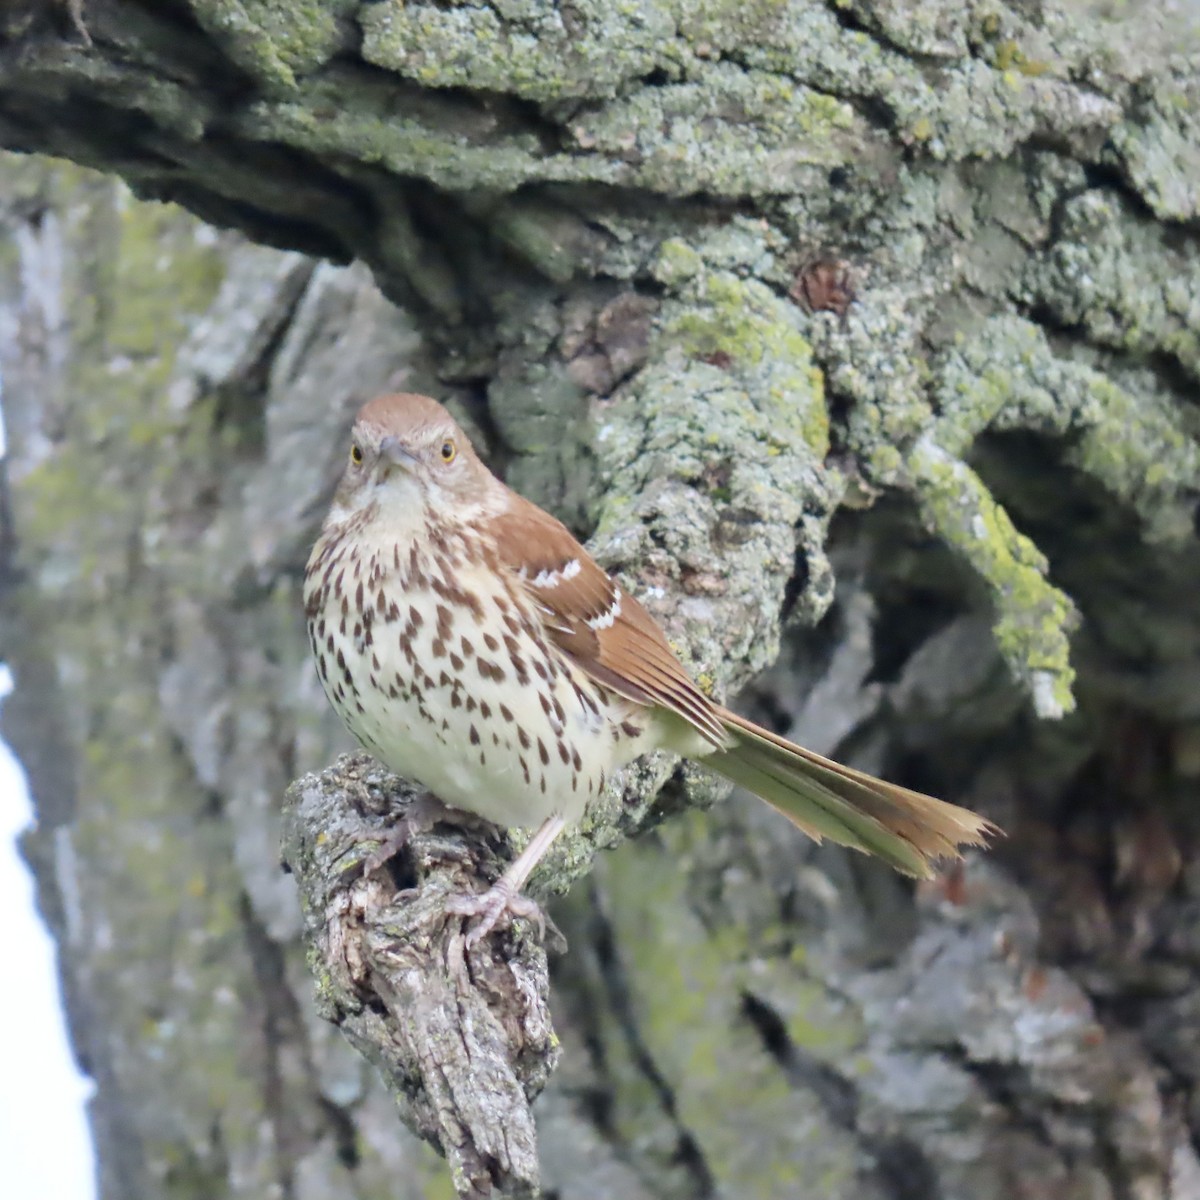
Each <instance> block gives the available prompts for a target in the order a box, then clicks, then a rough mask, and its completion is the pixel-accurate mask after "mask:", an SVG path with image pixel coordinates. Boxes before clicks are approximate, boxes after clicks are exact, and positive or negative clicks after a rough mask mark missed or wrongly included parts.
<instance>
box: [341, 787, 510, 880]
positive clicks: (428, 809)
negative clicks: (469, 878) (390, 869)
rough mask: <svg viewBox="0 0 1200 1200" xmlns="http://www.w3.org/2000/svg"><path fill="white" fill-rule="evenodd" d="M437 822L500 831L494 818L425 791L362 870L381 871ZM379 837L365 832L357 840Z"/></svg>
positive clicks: (414, 801) (474, 829)
mask: <svg viewBox="0 0 1200 1200" xmlns="http://www.w3.org/2000/svg"><path fill="white" fill-rule="evenodd" d="M435 825H457V826H458V827H459V828H460V829H467V830H471V831H473V832H481V833H495V832H497V831H496V827H495V826H494V825H492V824H491V822H490V821H485V820H484V819H483V818H482V817H477V816H475V814H474V813H469V812H464V811H463V810H462V809H461V808H451V806H450V805H449V804H446V803H445V802H444V801H442V800H439V799H438V798H437V797H436V796H435V795H434V794H433V793H432V792H422V793H421V795H419V796H418V797H417V798H416V799H415V800H413V801H412V803H411V804H409V806H408V807H407V808H406V809H405V810H404V815H403V816H402V817H401V818H400V820H399V821H397V822H396V824H395V825H393V826H392V827H391V828H390V829H389V830H388V831H387V832H386V833H385V834H384V835H383V837H382V839H381V840H380V842H379V845H378V846H377V847H376V848H375V849H374V850H372V851H371V853H370V854H368V855H367V857H366V858H364V859H363V864H362V873H363V874H364V875H370V874H372V873H373V872H375V871H378V870H379V868H380V867H382V866H383V865H384V864H385V863H387V862H390V861H391V860H392V859H393V858H395V857H396V855H397V854H399V853H400V851H401V850H403V849H404V847H405V846H407V845H408V843H409V842H411V841H412V839H413V838H414V837H417V836H418V835H420V834H423V833H429V832H430V831H431V830H432V829H433V827H434V826H435ZM377 836H378V835H377V834H375V833H369V832H366V831H364V832H362V833H360V834H358V835H357V837H356V839H355V840H356V841H372V842H373V841H375V840H376V838H377Z"/></svg>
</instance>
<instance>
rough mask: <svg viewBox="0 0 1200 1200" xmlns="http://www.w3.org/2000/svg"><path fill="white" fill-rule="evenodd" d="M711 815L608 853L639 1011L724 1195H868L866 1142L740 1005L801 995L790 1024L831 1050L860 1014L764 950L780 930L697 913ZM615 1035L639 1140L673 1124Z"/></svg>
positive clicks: (632, 1134)
mask: <svg viewBox="0 0 1200 1200" xmlns="http://www.w3.org/2000/svg"><path fill="white" fill-rule="evenodd" d="M707 824H708V822H707V820H706V818H705V816H704V815H703V814H699V813H695V812H693V813H690V814H687V815H685V816H683V817H681V818H680V819H677V820H674V821H672V822H670V823H669V824H668V825H666V826H663V827H662V830H661V834H660V838H659V839H658V840H657V841H655V840H650V839H641V840H639V841H636V842H632V843H629V844H627V845H626V846H625V847H624V848H623V849H622V851H621V853H620V854H619V855H616V856H613V857H612V858H611V859H606V860H605V861H604V863H603V867H602V869H601V877H602V879H603V884H604V887H605V894H606V896H607V897H608V898H609V903H610V918H611V920H612V923H613V926H614V929H615V932H616V937H617V944H619V945H621V946H623V947H625V948H626V953H627V954H628V955H629V956H630V957H629V960H628V962H627V963H626V968H627V970H628V971H629V978H630V979H631V980H633V981H635V985H634V986H635V991H634V994H633V997H632V1004H633V1013H632V1016H633V1019H634V1021H635V1023H636V1027H637V1028H638V1030H639V1033H640V1034H641V1036H642V1037H643V1038H644V1040H645V1044H646V1047H647V1049H648V1051H649V1053H650V1055H651V1057H652V1059H653V1061H654V1062H655V1064H656V1066H657V1067H658V1069H659V1070H660V1071H661V1072H662V1074H663V1076H664V1079H665V1082H666V1085H667V1086H668V1087H669V1088H670V1089H671V1092H672V1095H673V1098H674V1103H675V1107H676V1111H677V1113H678V1118H679V1121H680V1123H681V1124H682V1125H683V1127H684V1128H686V1129H687V1130H688V1131H689V1132H690V1133H691V1134H692V1135H693V1136H694V1137H695V1138H696V1139H697V1141H698V1143H699V1145H701V1146H703V1148H704V1155H705V1161H706V1162H707V1164H708V1166H709V1167H710V1169H711V1170H712V1171H713V1174H714V1176H715V1177H716V1178H715V1182H716V1184H717V1187H718V1190H720V1191H721V1192H722V1194H724V1193H725V1192H728V1193H729V1194H730V1195H734V1194H736V1195H738V1196H742V1197H746V1198H747V1200H751V1198H755V1197H761V1198H763V1200H768V1198H774V1197H777V1196H780V1195H801V1196H802V1195H821V1196H825V1197H830V1198H834V1197H838V1198H841V1197H845V1198H847V1200H848V1198H849V1197H851V1196H853V1195H856V1194H857V1191H856V1187H857V1182H856V1163H855V1151H854V1147H853V1143H852V1140H851V1139H850V1138H848V1137H845V1136H844V1135H842V1134H840V1133H839V1132H838V1131H837V1130H836V1129H834V1128H832V1127H831V1126H830V1124H829V1122H828V1121H827V1119H826V1117H825V1115H824V1113H823V1111H822V1109H821V1107H820V1103H819V1101H817V1100H816V1098H815V1097H814V1096H813V1095H812V1094H811V1093H806V1092H804V1091H797V1090H796V1089H794V1088H793V1087H792V1086H791V1084H790V1083H789V1081H788V1080H787V1077H786V1075H785V1074H784V1073H783V1072H782V1071H780V1070H779V1068H778V1066H777V1064H776V1063H775V1061H774V1060H773V1059H772V1058H771V1057H770V1056H769V1055H768V1054H767V1053H766V1051H765V1049H764V1047H763V1045H762V1042H761V1040H760V1039H759V1037H758V1035H757V1034H756V1033H755V1032H754V1030H753V1027H752V1026H751V1024H750V1023H749V1022H748V1021H746V1020H745V1019H744V1017H743V1016H742V1014H741V1012H740V1008H739V1006H740V1003H741V996H742V994H743V992H751V993H755V994H760V993H761V991H762V990H763V989H767V990H769V991H772V992H774V993H776V994H780V993H790V995H791V1003H792V1005H793V1008H792V1010H791V1011H790V1012H789V1014H788V1025H789V1027H790V1028H792V1029H794V1030H795V1031H796V1032H798V1033H799V1034H800V1035H801V1037H802V1038H803V1041H804V1043H805V1044H806V1045H808V1046H810V1047H814V1048H818V1047H819V1048H821V1049H820V1050H819V1051H818V1052H820V1053H830V1054H836V1053H839V1052H840V1051H841V1049H842V1048H844V1047H847V1046H849V1045H852V1044H853V1043H854V1041H855V1040H856V1038H857V1036H858V1035H857V1030H856V1028H855V1025H854V1021H853V1019H852V1018H847V1017H845V1016H842V1015H839V1009H838V1006H836V1005H835V1004H833V1003H831V999H830V997H829V996H828V995H827V994H825V993H824V992H823V990H822V989H820V988H819V987H818V986H817V985H815V984H813V983H812V981H810V980H807V979H805V978H803V976H801V975H799V974H797V972H796V970H795V968H794V967H792V966H791V964H790V963H788V961H787V960H786V959H778V958H772V957H765V956H763V955H762V954H761V953H760V950H759V947H760V946H761V943H762V938H763V935H764V934H765V935H767V936H768V937H769V936H770V934H771V931H770V930H769V929H750V928H741V927H738V926H736V925H734V924H731V923H726V924H724V925H719V926H713V927H709V926H706V925H704V924H702V923H701V922H700V921H699V920H698V919H697V917H696V915H695V912H694V910H693V909H692V907H691V906H690V904H689V899H688V879H689V875H690V873H691V872H692V871H693V870H694V869H695V865H696V864H695V860H694V856H693V849H692V848H693V847H694V846H695V845H696V844H697V843H698V842H702V841H703V840H704V839H705V838H707V837H709V836H711V831H710V830H708V829H707V828H706V825H707ZM614 1032H615V1031H614ZM605 1044H606V1045H607V1046H608V1047H609V1048H610V1050H611V1052H612V1055H613V1058H612V1060H611V1061H610V1063H609V1068H610V1070H611V1071H612V1072H613V1075H614V1082H615V1084H616V1087H617V1093H618V1103H617V1104H616V1105H615V1106H614V1114H615V1118H616V1120H617V1121H618V1122H619V1125H620V1130H621V1132H622V1134H623V1135H624V1136H625V1137H627V1138H630V1139H632V1140H635V1141H636V1140H639V1138H638V1135H639V1131H642V1130H646V1129H651V1128H655V1127H659V1125H658V1122H657V1121H656V1120H652V1119H651V1118H652V1116H653V1114H654V1113H655V1111H656V1109H657V1107H658V1105H659V1103H660V1096H659V1093H658V1089H657V1088H656V1086H655V1085H654V1083H653V1081H652V1080H650V1079H648V1078H647V1077H646V1075H645V1073H644V1071H643V1070H642V1069H641V1064H640V1063H639V1062H638V1061H637V1060H636V1059H635V1058H633V1057H632V1056H630V1055H629V1054H628V1050H627V1048H625V1047H624V1043H623V1039H621V1038H620V1037H612V1038H610V1039H608V1040H607V1041H606V1043H605ZM672 1151H673V1146H672V1145H671V1144H669V1143H665V1144H663V1145H662V1146H661V1147H659V1148H658V1152H657V1153H658V1155H659V1156H661V1158H662V1159H665V1158H666V1156H667V1155H669V1154H670V1153H671V1152H672ZM654 1156H655V1155H654V1153H653V1150H652V1154H651V1157H654ZM663 1165H664V1166H665V1165H666V1164H665V1163H664V1164H663Z"/></svg>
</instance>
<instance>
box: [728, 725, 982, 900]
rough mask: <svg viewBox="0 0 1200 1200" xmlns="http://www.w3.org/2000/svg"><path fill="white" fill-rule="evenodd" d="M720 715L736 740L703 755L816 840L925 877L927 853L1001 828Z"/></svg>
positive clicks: (951, 850) (946, 852)
mask: <svg viewBox="0 0 1200 1200" xmlns="http://www.w3.org/2000/svg"><path fill="white" fill-rule="evenodd" d="M719 715H720V718H721V721H722V722H723V724H724V725H725V728H726V730H727V731H728V732H729V733H730V734H731V735H732V738H733V740H734V744H733V745H732V746H731V747H730V748H729V749H727V750H720V751H717V752H716V753H714V754H710V755H707V756H706V757H705V758H704V764H705V766H709V767H712V768H713V769H714V770H715V771H718V772H719V773H720V774H722V775H724V776H725V777H726V778H727V779H730V780H732V781H733V782H734V783H736V784H738V785H740V786H741V787H745V788H747V789H749V790H750V791H752V792H754V793H755V794H757V795H758V796H760V797H761V798H762V799H763V800H765V801H766V802H767V803H768V804H770V805H771V807H772V808H775V809H778V810H779V811H780V812H781V813H783V815H784V816H785V817H787V818H788V819H789V820H790V821H792V822H793V823H794V824H795V825H796V826H798V827H799V828H800V829H801V830H803V831H804V832H805V833H807V834H808V835H809V837H812V838H814V839H815V840H816V841H818V842H819V841H821V839H822V838H826V837H827V838H829V839H830V840H831V841H834V842H838V843H839V844H840V845H843V846H850V847H853V848H854V849H855V850H861V851H863V852H864V853H866V854H874V855H877V856H878V857H879V858H882V859H883V860H884V861H885V862H887V863H890V864H891V865H892V866H893V867H895V868H896V869H897V870H899V871H903V872H904V873H905V874H906V875H915V876H917V877H918V878H928V877H929V876H931V875H932V874H933V868H932V863H931V860H932V859H936V858H945V857H950V858H958V857H960V852H959V847H960V846H962V845H967V846H980V845H983V844H984V843H985V842H986V840H987V838H988V837H989V836H992V835H994V834H997V833H999V830H998V829H997V828H996V826H995V825H993V824H992V823H991V822H990V821H987V820H985V819H984V818H983V817H980V816H978V815H977V814H976V813H973V812H970V811H969V810H968V809H965V808H958V807H957V806H955V805H953V804H947V803H946V802H945V801H943V800H935V799H934V798H933V797H932V796H925V795H922V794H921V793H920V792H913V791H910V790H909V789H908V788H902V787H899V786H897V785H896V784H893V783H887V782H885V781H884V780H882V779H876V778H875V776H873V775H868V774H867V773H866V772H865V771H856V770H854V768H853V767H846V766H843V765H842V764H841V763H838V762H834V761H833V759H830V758H824V757H823V756H822V755H820V754H817V753H815V752H814V751H812V750H806V749H804V747H803V746H797V745H795V744H794V743H792V742H789V741H787V739H786V738H781V737H779V736H778V735H777V734H774V733H771V732H770V731H769V730H766V729H763V728H761V726H758V725H755V724H754V722H752V721H748V720H746V718H745V717H740V716H738V715H737V713H733V712H730V711H729V710H728V709H721V710H720V713H719Z"/></svg>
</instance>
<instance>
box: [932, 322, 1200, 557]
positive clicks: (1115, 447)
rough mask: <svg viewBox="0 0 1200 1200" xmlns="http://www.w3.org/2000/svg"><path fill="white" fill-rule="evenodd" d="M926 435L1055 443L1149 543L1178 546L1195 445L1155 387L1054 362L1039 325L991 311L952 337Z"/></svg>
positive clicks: (1186, 526) (944, 440)
mask: <svg viewBox="0 0 1200 1200" xmlns="http://www.w3.org/2000/svg"><path fill="white" fill-rule="evenodd" d="M936 397H937V401H938V412H939V416H938V419H937V421H936V423H935V425H934V434H933V436H934V439H935V440H936V442H937V443H938V445H940V446H941V447H943V448H944V449H945V450H946V451H947V452H948V453H950V454H951V455H955V456H965V455H966V454H967V453H968V452H969V450H970V447H971V445H972V443H973V442H974V441H975V440H976V439H977V438H978V437H979V436H980V435H981V434H982V433H984V432H985V431H988V430H991V431H1007V430H1017V429H1024V430H1033V431H1037V432H1040V433H1043V434H1045V435H1046V436H1047V437H1050V438H1053V439H1055V440H1057V441H1059V442H1060V443H1061V445H1062V453H1063V457H1064V459H1065V461H1067V462H1068V463H1070V464H1071V465H1073V466H1076V467H1078V468H1079V469H1080V470H1082V471H1083V472H1085V473H1086V474H1087V475H1088V476H1090V477H1091V478H1093V479H1095V480H1096V481H1097V482H1098V483H1100V484H1101V485H1102V486H1103V487H1104V488H1105V489H1106V490H1107V491H1108V492H1109V493H1110V494H1111V495H1112V496H1113V498H1114V499H1115V500H1118V501H1120V502H1121V503H1122V504H1123V505H1125V506H1128V507H1129V508H1130V509H1132V510H1133V511H1134V512H1135V513H1136V514H1137V515H1138V516H1139V518H1140V519H1141V520H1142V522H1143V526H1144V529H1145V536H1146V538H1147V540H1148V541H1151V542H1163V543H1173V544H1177V545H1186V544H1187V543H1188V542H1189V540H1190V539H1191V537H1192V510H1193V506H1194V501H1193V498H1192V492H1193V489H1194V487H1195V481H1196V479H1197V478H1200V447H1198V446H1197V443H1196V441H1195V439H1194V438H1191V437H1189V436H1188V434H1187V433H1186V432H1185V430H1184V429H1183V428H1181V426H1180V420H1179V414H1178V411H1177V410H1176V409H1175V408H1174V407H1173V406H1172V405H1171V404H1170V402H1169V401H1168V400H1167V399H1166V398H1165V397H1164V396H1163V395H1162V394H1161V392H1159V391H1157V390H1156V389H1152V388H1149V387H1142V388H1140V389H1139V390H1138V391H1136V392H1135V391H1133V390H1131V389H1130V388H1125V387H1121V386H1119V385H1118V384H1117V383H1115V382H1114V381H1113V380H1112V378H1110V377H1109V376H1108V375H1105V374H1102V373H1101V372H1100V371H1098V370H1096V369H1095V368H1094V367H1092V366H1090V365H1087V364H1086V363H1083V362H1077V361H1075V360H1073V359H1070V358H1061V357H1059V356H1058V355H1057V354H1055V352H1054V351H1053V350H1052V349H1051V347H1050V344H1049V342H1048V341H1047V339H1046V335H1045V333H1044V332H1043V330H1042V329H1041V328H1040V327H1039V326H1037V325H1034V324H1032V323H1031V322H1029V321H1025V320H1023V319H1021V318H1019V317H1010V316H1006V317H995V318H992V319H991V320H989V321H987V322H984V323H983V324H982V325H981V326H979V328H978V329H976V330H975V331H974V333H973V334H972V335H971V336H969V337H967V336H964V337H962V338H960V339H959V341H958V342H957V344H956V345H955V346H954V347H953V348H952V349H951V350H949V351H947V352H946V354H945V355H944V357H943V359H942V361H941V362H940V363H939V364H938V385H937V387H936Z"/></svg>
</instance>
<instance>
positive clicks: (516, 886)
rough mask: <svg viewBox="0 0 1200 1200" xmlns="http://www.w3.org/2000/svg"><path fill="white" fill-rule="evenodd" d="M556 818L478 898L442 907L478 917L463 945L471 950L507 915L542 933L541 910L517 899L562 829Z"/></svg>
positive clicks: (460, 899) (453, 901) (453, 900)
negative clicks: (522, 919) (531, 921)
mask: <svg viewBox="0 0 1200 1200" xmlns="http://www.w3.org/2000/svg"><path fill="white" fill-rule="evenodd" d="M566 824H567V823H566V821H565V820H564V819H563V818H562V817H560V816H557V815H555V816H553V817H547V818H546V820H545V821H543V822H542V824H541V826H540V827H539V828H538V831H537V832H536V833H535V834H534V835H533V837H531V838H530V839H529V844H528V845H527V846H526V847H525V849H524V850H522V851H521V853H520V854H518V855H517V857H516V858H514V859H513V861H512V862H511V863H510V864H509V867H508V870H507V871H505V872H504V874H503V875H501V876H500V878H499V879H497V880H496V882H495V883H494V884H492V886H491V887H490V888H488V890H487V891H486V892H484V893H483V894H482V895H479V894H475V895H470V896H453V897H451V899H450V900H449V901H448V902H447V904H446V910H447V912H452V913H458V914H460V915H461V916H464V917H479V920H478V921H477V922H476V923H475V924H474V925H473V926H472V927H471V929H470V931H469V932H468V934H467V945H468V946H474V945H475V943H476V942H478V941H479V940H480V939H481V938H484V937H486V936H487V935H488V934H489V933H491V931H492V930H493V929H494V928H495V927H496V925H497V924H498V923H499V922H500V919H501V918H502V917H503V916H504V915H505V914H506V913H507V914H509V915H510V916H515V917H531V918H532V919H534V920H536V921H537V923H538V926H539V928H541V929H542V931H543V932H544V931H545V925H546V921H545V918H544V917H543V916H542V910H541V909H540V908H539V907H538V905H537V904H536V903H535V902H534V901H533V900H530V899H528V898H527V897H525V896H522V895H521V889H522V888H523V887H524V886H525V881H526V880H527V879H528V878H529V876H530V874H531V873H532V871H533V868H534V867H536V866H537V865H538V863H539V862H541V860H542V857H543V855H544V854H545V853H546V851H547V850H549V849H550V847H551V846H552V845H553V843H554V839H555V838H556V837H558V835H559V834H560V833H562V831H563V829H564V828H566Z"/></svg>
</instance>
